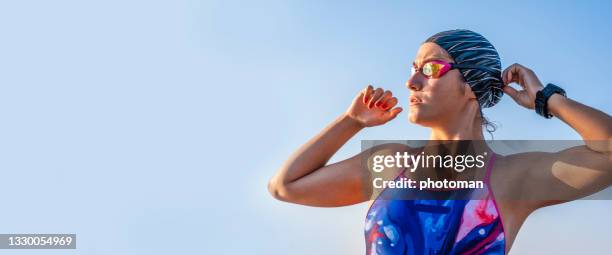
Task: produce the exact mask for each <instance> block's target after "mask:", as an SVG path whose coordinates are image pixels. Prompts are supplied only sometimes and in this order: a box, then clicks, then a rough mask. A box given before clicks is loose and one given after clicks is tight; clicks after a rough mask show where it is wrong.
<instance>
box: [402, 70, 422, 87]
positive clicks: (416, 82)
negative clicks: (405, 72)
mask: <svg viewBox="0 0 612 255" xmlns="http://www.w3.org/2000/svg"><path fill="white" fill-rule="evenodd" d="M406 87H407V88H408V89H409V90H412V91H419V90H421V89H422V88H423V80H422V79H421V78H419V74H418V73H415V74H413V75H412V76H410V79H408V81H406Z"/></svg>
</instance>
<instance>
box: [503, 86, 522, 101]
mask: <svg viewBox="0 0 612 255" xmlns="http://www.w3.org/2000/svg"><path fill="white" fill-rule="evenodd" d="M503 89H504V92H505V93H506V94H508V96H510V97H511V98H512V99H513V100H514V101H517V99H518V94H519V92H518V90H516V89H515V88H513V87H510V86H505V87H504V88H503Z"/></svg>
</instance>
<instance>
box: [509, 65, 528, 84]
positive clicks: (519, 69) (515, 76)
mask: <svg viewBox="0 0 612 255" xmlns="http://www.w3.org/2000/svg"><path fill="white" fill-rule="evenodd" d="M526 72H527V69H526V68H525V67H524V66H522V65H520V64H513V65H512V66H511V67H510V70H508V73H507V75H506V76H507V77H506V79H507V82H508V84H510V83H513V82H514V83H516V84H518V85H521V87H523V88H525V82H524V77H525V75H526Z"/></svg>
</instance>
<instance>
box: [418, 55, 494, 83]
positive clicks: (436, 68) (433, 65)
mask: <svg viewBox="0 0 612 255" xmlns="http://www.w3.org/2000/svg"><path fill="white" fill-rule="evenodd" d="M453 69H480V70H483V71H485V72H493V71H494V70H493V69H491V68H488V67H485V66H477V65H462V64H455V63H449V62H445V61H442V60H431V61H429V62H427V63H425V64H423V66H422V67H420V68H418V67H417V66H416V65H415V64H414V63H413V64H412V70H411V71H412V75H414V74H416V73H417V72H419V73H422V74H423V75H424V76H425V77H426V78H427V79H437V78H440V77H442V76H444V74H446V73H447V72H448V71H450V70H453Z"/></svg>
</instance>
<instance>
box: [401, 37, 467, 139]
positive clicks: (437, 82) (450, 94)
mask: <svg viewBox="0 0 612 255" xmlns="http://www.w3.org/2000/svg"><path fill="white" fill-rule="evenodd" d="M431 60H442V61H445V62H449V63H451V62H453V59H452V58H451V57H450V56H449V55H448V53H447V52H446V50H444V49H443V48H442V47H440V46H438V45H437V44H435V43H424V44H422V45H421V47H420V48H419V51H418V52H417V55H416V58H415V60H414V65H415V66H416V67H417V68H420V67H422V66H423V64H425V63H427V62H429V61H431ZM406 87H407V88H408V89H409V90H410V100H409V102H410V111H409V114H408V118H409V120H410V122H413V123H416V124H420V125H423V126H428V127H433V126H439V125H445V122H448V121H452V119H453V118H454V117H456V116H459V115H458V114H461V113H462V111H463V109H465V107H467V105H468V104H470V103H474V100H473V99H475V96H474V93H473V92H472V90H471V89H470V87H469V86H468V84H467V83H465V82H464V81H463V78H462V75H461V73H460V72H459V70H457V69H453V70H449V71H448V72H446V74H444V75H443V76H441V77H439V78H427V77H426V76H425V75H423V73H421V72H416V73H414V74H413V75H412V76H410V79H409V80H408V81H407V82H406Z"/></svg>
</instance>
